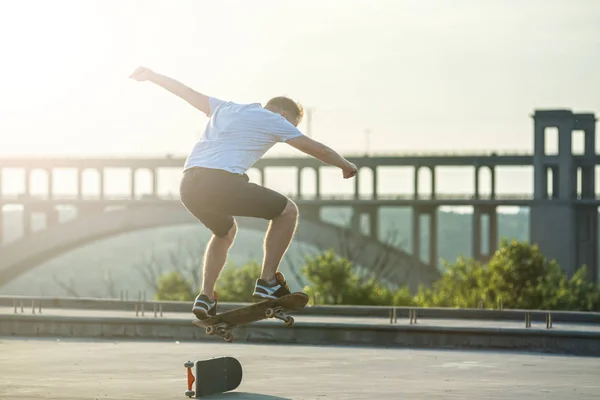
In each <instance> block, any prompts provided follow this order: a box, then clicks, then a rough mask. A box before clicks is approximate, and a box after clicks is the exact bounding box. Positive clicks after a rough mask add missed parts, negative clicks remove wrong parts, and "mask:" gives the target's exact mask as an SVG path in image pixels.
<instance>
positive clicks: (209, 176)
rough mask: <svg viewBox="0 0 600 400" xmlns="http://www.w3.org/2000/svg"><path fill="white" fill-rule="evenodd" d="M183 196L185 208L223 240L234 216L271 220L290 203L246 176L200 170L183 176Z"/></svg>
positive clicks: (187, 172) (192, 169) (193, 169)
mask: <svg viewBox="0 0 600 400" xmlns="http://www.w3.org/2000/svg"><path fill="white" fill-rule="evenodd" d="M179 194H180V196H181V202H182V203H183V205H184V206H185V208H187V209H188V211H189V212H190V213H192V214H193V215H194V216H195V217H196V218H197V219H198V220H199V221H200V222H201V223H202V224H204V226H206V227H207V228H208V229H210V230H211V231H212V233H214V234H215V235H216V236H219V237H224V236H227V233H228V232H229V231H230V230H231V227H232V226H233V223H234V221H233V217H234V216H240V217H255V218H263V219H267V220H271V219H273V218H275V217H277V216H279V215H280V214H281V213H282V212H283V210H284V208H285V206H286V205H287V202H288V199H287V197H285V196H284V195H282V194H280V193H277V192H276V191H274V190H271V189H267V188H265V187H263V186H260V185H256V184H254V183H250V182H249V178H248V175H246V174H244V175H240V174H233V173H231V172H227V171H224V170H219V169H210V168H198V167H195V168H190V169H188V170H186V171H185V172H184V173H183V178H182V180H181V185H180V188H179Z"/></svg>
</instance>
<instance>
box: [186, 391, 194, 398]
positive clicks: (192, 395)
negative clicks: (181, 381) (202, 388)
mask: <svg viewBox="0 0 600 400" xmlns="http://www.w3.org/2000/svg"><path fill="white" fill-rule="evenodd" d="M185 395H186V396H187V397H194V396H195V395H196V392H194V391H193V390H186V391H185Z"/></svg>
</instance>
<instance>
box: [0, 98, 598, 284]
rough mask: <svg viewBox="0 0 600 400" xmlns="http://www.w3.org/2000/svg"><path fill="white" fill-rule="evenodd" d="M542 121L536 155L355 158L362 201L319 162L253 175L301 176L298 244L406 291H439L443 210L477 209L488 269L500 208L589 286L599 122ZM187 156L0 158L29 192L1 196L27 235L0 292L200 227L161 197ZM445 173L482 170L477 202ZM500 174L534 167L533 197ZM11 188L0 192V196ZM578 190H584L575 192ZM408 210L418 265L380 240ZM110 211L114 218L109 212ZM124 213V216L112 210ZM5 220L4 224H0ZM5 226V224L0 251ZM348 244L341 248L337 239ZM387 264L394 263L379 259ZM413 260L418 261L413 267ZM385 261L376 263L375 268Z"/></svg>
mask: <svg viewBox="0 0 600 400" xmlns="http://www.w3.org/2000/svg"><path fill="white" fill-rule="evenodd" d="M533 118H534V125H535V126H534V153H533V154H530V155H523V154H494V153H492V154H487V155H485V154H472V155H406V156H392V155H390V156H376V157H348V158H349V159H350V160H351V161H352V162H354V163H355V164H356V165H357V167H358V168H359V174H358V175H357V177H356V179H355V181H354V191H353V194H350V195H347V196H331V195H323V194H322V183H321V171H322V169H323V168H324V167H325V166H324V165H323V164H322V163H320V162H319V161H318V160H315V159H312V158H297V157H296V158H288V157H280V158H266V159H262V160H260V161H258V162H257V163H256V164H255V165H254V166H253V168H252V171H251V173H256V174H257V175H258V177H259V181H260V183H264V177H265V171H267V170H268V169H273V168H282V167H287V168H294V169H295V170H296V182H295V183H296V193H295V194H294V195H292V196H291V197H292V198H293V199H294V200H295V201H296V202H297V204H298V206H299V209H300V214H301V223H300V228H299V231H298V240H301V241H306V242H308V243H311V244H314V245H319V246H320V247H326V248H334V249H336V250H337V251H344V248H346V249H348V248H356V247H357V246H358V247H360V246H362V247H364V248H365V249H366V250H365V251H363V252H361V253H362V254H363V256H362V258H361V260H360V264H361V265H363V266H365V267H369V266H370V265H372V264H373V263H375V262H377V263H378V265H379V267H380V270H381V271H380V276H381V277H383V278H385V279H387V280H388V281H390V282H392V283H396V284H398V285H400V284H408V285H409V287H410V288H411V289H413V290H415V289H416V287H417V286H418V285H419V284H424V285H426V286H428V285H430V284H431V283H432V282H433V281H434V280H436V279H437V278H438V277H439V272H438V271H437V267H436V265H437V236H438V229H437V213H436V211H437V209H438V208H439V207H442V206H471V207H472V208H473V231H472V249H473V257H474V258H477V259H480V260H486V259H488V258H489V257H490V256H491V255H492V254H493V253H494V252H495V250H496V248H497V243H498V223H497V208H498V207H500V206H520V207H528V208H529V209H530V210H531V212H530V225H531V232H530V233H531V241H532V242H534V243H536V244H538V245H539V246H540V249H541V250H542V251H543V252H544V253H545V254H547V255H548V256H549V257H550V258H555V259H556V260H557V261H558V262H559V264H560V265H561V266H562V267H563V268H564V269H565V270H566V271H567V272H568V273H572V272H574V270H575V269H576V268H577V267H578V266H580V265H582V264H586V265H587V266H588V267H589V269H590V276H591V277H593V278H594V279H597V275H598V274H597V257H598V256H597V249H598V240H597V236H598V233H597V231H598V229H597V218H598V217H597V214H598V211H597V209H598V206H599V205H600V199H599V198H598V197H597V196H596V192H595V166H596V165H598V164H599V163H600V155H598V154H596V152H595V123H596V118H595V116H594V115H593V114H576V113H573V112H571V111H569V110H546V111H536V112H535V114H534V115H533ZM549 127H555V128H557V129H558V152H557V153H556V154H548V153H547V152H546V151H545V136H546V129H547V128H549ZM574 131H583V133H584V136H585V146H584V151H583V154H573V152H572V135H573V132H574ZM183 163H184V159H183V158H182V157H166V158H85V159H83V158H3V159H0V177H2V176H3V174H2V172H3V171H5V170H9V169H11V170H15V169H17V170H21V171H22V172H23V176H24V178H23V179H24V188H25V190H24V192H23V193H21V194H19V195H8V194H4V193H1V192H0V206H8V205H18V206H20V207H22V208H23V210H24V211H23V213H22V215H23V226H24V234H23V236H22V237H21V238H20V239H19V240H17V241H15V242H12V243H4V244H3V245H2V247H0V285H2V284H5V283H7V282H8V281H10V280H12V279H14V278H15V277H17V276H18V275H19V274H21V273H23V272H25V271H27V270H29V269H31V268H35V266H37V265H38V264H39V263H41V262H43V261H45V260H47V259H49V258H52V257H55V256H57V255H58V254H60V253H62V252H65V251H68V250H70V249H73V248H75V247H77V246H81V245H83V244H85V243H89V242H92V241H94V240H98V239H100V238H104V237H108V236H110V235H115V234H118V233H123V232H129V231H134V230H138V229H147V228H151V227H158V226H165V225H172V224H185V223H193V222H194V221H193V220H192V219H191V217H190V216H189V215H188V214H187V213H186V211H185V209H184V208H183V206H182V205H181V203H180V202H179V199H178V197H176V196H165V195H162V194H159V191H158V187H159V183H160V182H159V172H160V171H161V170H162V169H177V170H179V171H180V170H181V167H182V165H183ZM444 166H462V167H470V168H473V170H474V191H473V193H471V194H468V195H464V194H463V195H447V194H445V195H441V194H439V193H437V190H436V179H435V177H436V174H435V171H436V168H439V167H444ZM503 166H523V167H533V175H534V188H533V190H532V193H533V194H532V195H527V194H511V195H498V194H497V193H496V192H497V190H496V171H497V169H498V168H499V167H503ZM382 167H408V168H412V170H413V174H414V180H413V182H414V187H413V191H412V194H410V195H382V194H379V193H378V173H379V170H380V169H381V168H382ZM110 168H120V169H125V170H126V171H127V172H126V174H128V176H129V182H130V187H129V189H130V190H129V193H128V195H126V196H111V195H107V194H106V190H105V188H106V181H107V178H106V174H105V171H106V170H107V169H110ZM57 169H70V170H73V171H74V172H75V174H76V176H77V182H76V190H75V192H76V194H75V195H73V196H64V195H57V194H55V193H53V190H52V188H53V186H54V185H53V180H54V179H55V171H56V170H57ZM141 170H146V171H147V172H148V173H149V176H150V187H151V190H150V191H149V193H145V194H140V193H139V191H138V190H137V187H138V184H137V178H138V172H139V171H141ZM422 170H426V171H429V173H430V188H429V189H430V190H429V193H426V194H423V193H420V191H419V188H420V185H419V182H420V178H421V174H420V172H421V171H422ZM483 170H487V171H488V172H489V176H490V186H491V187H489V188H488V189H489V193H488V194H484V193H483V192H484V190H482V187H481V184H480V183H481V179H480V175H481V172H482V171H483ZM40 171H41V172H42V173H43V174H45V175H46V183H47V191H46V192H45V193H43V194H42V195H39V194H35V195H34V194H32V192H31V190H30V188H31V177H32V174H33V173H39V172H40ZM90 171H92V172H93V173H94V174H95V176H96V178H97V181H98V187H97V194H95V195H94V196H90V195H88V194H86V193H84V190H83V186H84V183H85V179H84V176H85V175H86V174H87V173H88V172H90ZM306 171H309V172H310V171H312V174H313V176H314V182H315V186H314V194H310V195H308V194H306V193H304V191H303V179H304V178H305V176H306V173H305V172H306ZM364 171H368V172H370V176H371V183H372V185H371V190H370V193H367V194H364V193H360V190H359V187H360V182H361V179H363V175H364V173H363V172H364ZM1 188H2V185H1V184H0V189H1ZM578 188H580V190H578ZM59 206H70V207H73V208H75V209H76V210H77V218H76V219H75V220H71V221H69V222H63V223H59V218H58V211H57V208H58V207H59ZM390 206H394V207H398V206H403V207H410V208H411V209H412V211H413V213H412V215H413V219H412V237H413V241H412V244H413V245H412V255H410V254H407V253H405V252H403V251H401V250H399V249H397V248H395V247H393V246H389V245H385V244H384V243H382V242H381V241H380V239H381V237H380V229H379V224H380V220H379V216H378V213H379V211H380V209H382V208H384V207H390ZM325 207H350V208H351V210H352V218H351V221H350V227H349V229H345V228H340V227H337V226H334V225H332V224H330V223H327V222H325V221H324V220H323V218H322V216H321V213H322V210H323V209H324V208H325ZM109 210H112V211H109ZM115 210H116V211H115ZM36 212H37V213H43V214H45V215H46V229H45V230H44V231H41V232H33V230H32V229H31V216H32V214H33V213H36ZM0 217H2V213H0ZM363 217H366V219H367V220H368V224H367V225H368V229H367V231H366V232H361V229H360V227H361V220H362V219H363ZM483 218H487V219H488V221H489V223H488V232H487V234H486V235H485V236H486V237H487V238H488V244H487V246H486V247H487V249H488V251H487V252H484V251H483V246H482V240H483V237H484V235H483V233H484V232H482V223H481V222H482V219H483ZM422 219H426V220H427V221H426V222H428V228H429V229H428V232H429V238H428V240H429V243H428V249H429V255H428V257H427V258H428V260H427V261H423V260H421V259H420V254H421V245H422V243H421V240H420V238H421V223H422ZM242 220H243V222H242V227H247V228H250V229H264V227H265V225H264V224H262V225H261V221H251V220H247V219H242ZM3 226H4V224H3V223H2V221H0V243H3V240H2V237H3V236H4V232H3V230H2V229H3ZM341 237H343V238H344V242H345V243H344V244H342V243H340V238H341ZM383 254H385V255H386V256H385V258H386V259H385V260H383V261H382V260H381V258H382V255H383ZM415 255H416V256H415ZM376 260H377V261H376Z"/></svg>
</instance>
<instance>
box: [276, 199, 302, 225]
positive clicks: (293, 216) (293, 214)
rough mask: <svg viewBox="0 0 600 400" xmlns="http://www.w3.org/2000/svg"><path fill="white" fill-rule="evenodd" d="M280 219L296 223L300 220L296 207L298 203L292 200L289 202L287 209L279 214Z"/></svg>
mask: <svg viewBox="0 0 600 400" xmlns="http://www.w3.org/2000/svg"><path fill="white" fill-rule="evenodd" d="M278 218H281V219H285V220H289V221H296V220H297V219H298V206H297V205H296V203H294V202H293V201H291V200H288V202H287V204H286V206H285V208H284V209H283V211H282V212H281V214H279V217H278Z"/></svg>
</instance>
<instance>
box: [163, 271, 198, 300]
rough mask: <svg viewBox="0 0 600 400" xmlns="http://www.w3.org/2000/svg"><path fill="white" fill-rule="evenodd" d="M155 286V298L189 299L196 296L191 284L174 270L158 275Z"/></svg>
mask: <svg viewBox="0 0 600 400" xmlns="http://www.w3.org/2000/svg"><path fill="white" fill-rule="evenodd" d="M156 286H157V291H156V294H155V295H154V298H155V299H156V300H166V301H191V300H193V299H194V298H195V297H196V295H195V294H194V290H193V288H192V284H191V283H190V282H189V281H188V280H186V279H185V278H184V277H182V276H181V274H179V273H178V272H175V271H173V272H168V273H165V274H163V275H160V276H159V277H158V281H157V285H156Z"/></svg>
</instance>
